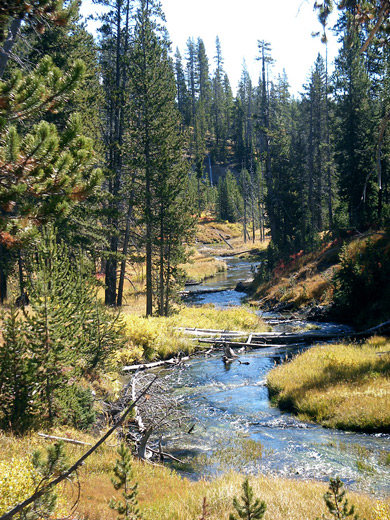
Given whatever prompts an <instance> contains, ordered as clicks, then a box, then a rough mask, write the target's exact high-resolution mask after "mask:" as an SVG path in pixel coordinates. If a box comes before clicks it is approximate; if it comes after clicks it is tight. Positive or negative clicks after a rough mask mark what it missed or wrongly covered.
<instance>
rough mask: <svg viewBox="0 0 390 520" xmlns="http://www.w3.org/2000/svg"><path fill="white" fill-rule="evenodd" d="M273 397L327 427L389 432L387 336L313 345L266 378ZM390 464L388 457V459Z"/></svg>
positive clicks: (389, 354) (389, 355)
mask: <svg viewBox="0 0 390 520" xmlns="http://www.w3.org/2000/svg"><path fill="white" fill-rule="evenodd" d="M267 385H268V390H269V394H270V397H271V399H272V400H273V402H274V403H275V404H277V405H278V406H279V407H280V408H281V409H282V410H285V411H289V412H291V413H294V414H295V415H297V416H298V417H299V419H301V420H305V421H314V422H317V423H319V424H321V425H323V426H326V427H329V428H337V429H342V430H349V431H361V432H370V433H373V432H381V433H384V432H386V433H389V432H390V340H389V339H388V338H379V337H376V338H375V337H374V338H371V339H370V340H368V341H367V342H366V343H364V344H362V345H357V344H350V345H348V344H339V345H322V346H314V347H312V348H311V349H309V350H307V351H305V352H303V353H302V354H299V355H298V356H296V357H295V358H294V359H293V360H292V361H291V362H289V363H285V364H283V365H281V366H278V367H276V368H274V369H273V370H272V371H271V372H270V373H269V374H268V377H267ZM389 463H390V461H389Z"/></svg>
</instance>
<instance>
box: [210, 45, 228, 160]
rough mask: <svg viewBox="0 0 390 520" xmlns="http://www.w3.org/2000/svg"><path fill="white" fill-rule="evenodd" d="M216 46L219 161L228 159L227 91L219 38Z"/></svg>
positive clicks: (215, 118) (215, 112)
mask: <svg viewBox="0 0 390 520" xmlns="http://www.w3.org/2000/svg"><path fill="white" fill-rule="evenodd" d="M215 46H216V56H215V58H214V61H215V71H214V77H213V80H212V86H213V103H212V111H213V127H214V139H215V144H214V155H215V157H216V159H217V160H224V159H226V140H227V121H226V115H227V112H226V108H227V103H226V91H225V88H224V87H225V86H226V84H224V80H225V73H224V70H223V58H222V50H221V43H220V41H219V38H218V36H217V38H216V41H215Z"/></svg>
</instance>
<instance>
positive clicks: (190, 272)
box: [181, 251, 227, 282]
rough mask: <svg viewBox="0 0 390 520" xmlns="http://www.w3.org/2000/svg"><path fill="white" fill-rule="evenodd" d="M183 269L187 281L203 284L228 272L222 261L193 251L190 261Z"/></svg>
mask: <svg viewBox="0 0 390 520" xmlns="http://www.w3.org/2000/svg"><path fill="white" fill-rule="evenodd" d="M181 268H182V269H184V271H185V272H186V275H187V280H193V281H196V282H201V281H202V280H205V279H206V278H211V277H212V276H215V275H216V274H217V273H221V272H223V271H226V269H227V266H226V263H225V262H223V261H222V260H217V259H216V258H214V257H212V256H209V255H203V254H201V253H199V252H198V251H193V252H192V255H191V258H190V261H189V262H187V263H186V264H183V265H181Z"/></svg>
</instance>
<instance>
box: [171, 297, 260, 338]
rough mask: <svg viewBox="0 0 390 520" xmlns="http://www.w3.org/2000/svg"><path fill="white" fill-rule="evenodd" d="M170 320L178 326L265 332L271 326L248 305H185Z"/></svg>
mask: <svg viewBox="0 0 390 520" xmlns="http://www.w3.org/2000/svg"><path fill="white" fill-rule="evenodd" d="M169 322H170V323H171V324H172V325H174V326H177V327H193V328H199V329H220V330H242V331H251V332H264V331H266V330H269V327H268V326H267V325H266V324H265V323H264V321H263V320H262V319H261V318H260V316H258V315H256V314H255V313H254V312H252V311H251V310H250V309H248V308H246V307H229V308H227V309H219V308H217V307H214V305H212V304H210V305H202V306H199V307H183V308H182V309H181V310H180V312H179V313H177V314H174V315H173V316H171V317H170V318H169Z"/></svg>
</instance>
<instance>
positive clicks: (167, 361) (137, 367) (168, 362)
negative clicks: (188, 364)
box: [122, 356, 190, 372]
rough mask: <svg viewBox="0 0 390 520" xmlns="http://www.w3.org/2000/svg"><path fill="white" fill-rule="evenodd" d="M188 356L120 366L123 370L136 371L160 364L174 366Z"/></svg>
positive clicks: (185, 359) (187, 358)
mask: <svg viewBox="0 0 390 520" xmlns="http://www.w3.org/2000/svg"><path fill="white" fill-rule="evenodd" d="M189 359H190V358H189V357H188V356H186V357H182V358H177V357H174V358H171V359H165V360H163V361H153V362H152V363H142V364H139V365H129V366H126V367H123V368H122V371H123V372H136V371H137V370H147V369H149V368H155V367H162V366H164V365H165V366H175V365H179V364H180V363H181V362H183V361H188V360H189Z"/></svg>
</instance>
